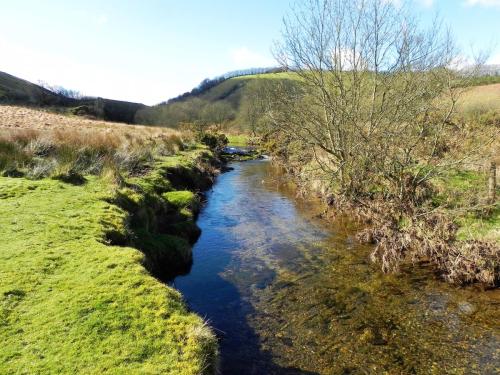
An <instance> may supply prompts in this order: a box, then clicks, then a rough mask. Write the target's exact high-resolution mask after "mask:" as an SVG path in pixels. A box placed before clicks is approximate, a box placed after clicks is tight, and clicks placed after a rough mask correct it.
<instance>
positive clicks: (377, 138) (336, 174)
mask: <svg viewBox="0 0 500 375" xmlns="http://www.w3.org/2000/svg"><path fill="white" fill-rule="evenodd" d="M283 34H284V35H283V36H284V40H283V42H282V43H281V44H280V45H279V46H278V47H277V49H276V58H277V59H278V61H279V62H280V64H281V66H282V67H283V69H287V70H291V71H293V72H295V73H296V74H297V75H298V76H299V77H300V80H299V84H298V85H296V86H295V87H294V88H293V89H290V87H288V88H286V89H285V88H281V89H280V88H278V89H277V91H276V93H275V94H274V95H273V96H272V100H273V108H274V109H273V110H272V111H270V112H269V116H270V118H271V120H272V123H273V125H274V126H275V127H276V128H277V129H278V130H279V131H281V132H282V133H284V134H287V136H288V137H289V138H290V139H291V140H297V141H300V142H301V143H302V145H306V146H307V147H306V149H307V150H308V152H309V153H310V154H311V155H310V156H311V158H314V159H315V161H316V162H317V164H318V165H319V166H320V168H321V169H322V170H323V171H325V172H326V173H328V174H329V175H330V176H331V177H332V178H331V180H332V181H333V182H337V181H338V184H339V191H340V192H341V193H344V194H347V195H356V194H358V193H360V192H363V191H366V188H367V187H368V186H370V184H371V183H375V182H376V183H378V184H379V185H381V186H386V187H387V189H388V191H390V193H391V194H393V195H394V196H396V197H397V198H399V200H400V201H401V202H409V201H412V200H414V199H416V197H417V196H418V194H416V191H417V190H418V188H419V187H421V186H423V185H425V184H426V182H427V181H428V180H429V179H430V178H433V177H435V176H436V174H438V173H440V171H441V170H442V169H443V168H445V167H450V165H452V164H453V163H457V162H458V160H461V159H460V158H457V157H456V155H452V153H453V151H454V150H455V149H454V145H452V144H450V142H449V141H448V140H449V136H450V134H456V132H457V131H459V129H457V128H456V126H455V125H454V124H453V123H452V121H451V119H452V116H453V114H454V112H455V108H456V103H457V100H458V97H459V95H460V93H461V92H462V91H463V90H464V85H463V84H462V85H460V84H458V83H459V82H460V81H463V80H464V78H465V72H464V71H459V70H458V69H457V67H460V66H462V65H463V62H461V61H460V59H459V57H460V53H459V51H458V49H457V48H456V46H455V43H454V41H453V39H452V37H451V35H450V33H449V31H448V30H446V29H445V28H443V27H442V25H441V23H440V22H439V20H436V21H435V22H434V23H433V25H432V26H431V28H430V29H425V30H424V29H422V28H421V27H420V26H419V24H418V22H417V20H416V19H414V18H412V17H411V16H410V15H409V12H407V10H406V8H405V7H404V6H402V7H396V6H394V4H393V3H392V2H390V1H386V0H353V1H343V0H308V1H307V2H305V5H303V6H301V7H299V8H297V9H295V11H294V12H293V14H292V15H291V16H290V17H289V18H288V19H286V20H285V22H284V33H283ZM467 72H468V74H472V73H473V70H471V69H469V70H468V71H467ZM452 156H453V157H452Z"/></svg>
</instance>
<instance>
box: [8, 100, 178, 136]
mask: <svg viewBox="0 0 500 375" xmlns="http://www.w3.org/2000/svg"><path fill="white" fill-rule="evenodd" d="M27 131H30V132H37V134H41V133H46V134H55V135H56V137H57V138H59V139H60V140H65V139H68V140H71V141H74V140H79V141H78V142H79V143H85V142H90V139H92V142H104V143H108V142H111V144H115V143H121V141H123V140H124V139H143V140H145V139H149V138H158V137H169V136H178V137H181V133H180V132H178V131H176V130H173V129H168V128H160V127H151V126H144V125H126V124H122V123H114V122H105V121H99V120H91V119H86V118H83V117H77V116H66V115H59V114H55V113H51V112H47V111H43V110H40V109H32V108H25V107H16V106H10V105H0V135H2V136H4V135H5V134H16V133H22V132H25V133H29V132H27ZM32 134H33V133H32ZM66 137H69V138H66Z"/></svg>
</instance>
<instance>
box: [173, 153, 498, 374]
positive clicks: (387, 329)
mask: <svg viewBox="0 0 500 375" xmlns="http://www.w3.org/2000/svg"><path fill="white" fill-rule="evenodd" d="M233 167H234V170H232V171H230V172H228V173H225V174H223V175H221V176H220V177H219V179H218V181H217V183H216V184H215V185H214V187H213V189H212V190H211V191H210V192H209V193H208V202H207V205H206V206H205V207H204V209H203V210H202V212H201V214H200V217H199V220H198V225H199V226H200V227H201V229H202V234H201V237H200V239H199V240H198V242H197V243H196V245H195V246H194V249H193V253H194V264H193V267H192V269H191V272H190V274H189V275H186V276H181V277H178V278H176V279H175V282H174V283H175V286H176V287H177V288H178V289H179V290H180V291H181V292H182V293H183V294H184V296H185V297H186V300H187V302H188V304H189V306H190V307H191V308H192V309H193V310H194V311H196V312H198V313H199V314H201V315H202V316H205V317H206V318H207V319H209V320H210V322H211V324H212V326H213V327H214V328H215V329H216V332H217V333H218V335H219V336H220V338H221V352H222V358H221V362H222V363H221V367H222V373H223V374H342V373H361V374H364V373H382V372H384V371H387V372H389V373H417V374H420V373H422V374H428V373H433V372H434V373H448V372H452V373H483V374H484V373H490V372H491V373H493V372H494V371H495V368H496V367H498V365H499V363H498V350H499V332H498V328H497V327H496V326H497V325H498V322H499V319H498V318H499V315H498V306H499V301H500V299H499V295H498V292H497V291H489V292H485V293H481V294H478V293H475V292H474V290H472V289H457V288H454V287H452V286H448V285H445V284H443V283H441V282H438V281H436V280H435V279H434V276H433V274H432V272H431V271H430V270H426V268H425V267H419V271H418V272H415V271H414V270H411V269H406V270H403V274H400V275H382V274H381V273H380V272H379V271H378V269H377V268H376V267H375V266H373V265H372V264H370V262H369V261H368V254H369V251H370V249H369V248H367V247H365V246H361V245H359V244H357V242H356V241H354V240H353V237H352V235H353V228H352V223H350V222H349V221H348V220H344V221H341V220H339V222H338V223H335V224H334V225H331V224H330V225H328V224H326V223H324V222H322V221H321V220H319V219H318V218H317V216H318V214H319V213H320V212H321V207H320V206H319V205H317V204H316V203H315V202H314V200H296V199H294V191H293V189H290V188H288V187H287V186H286V184H283V183H282V181H279V179H277V177H279V174H277V173H276V172H275V171H274V170H273V168H272V167H271V166H270V164H269V163H268V162H266V161H252V162H245V163H236V164H234V165H233ZM405 272H406V273H407V274H405Z"/></svg>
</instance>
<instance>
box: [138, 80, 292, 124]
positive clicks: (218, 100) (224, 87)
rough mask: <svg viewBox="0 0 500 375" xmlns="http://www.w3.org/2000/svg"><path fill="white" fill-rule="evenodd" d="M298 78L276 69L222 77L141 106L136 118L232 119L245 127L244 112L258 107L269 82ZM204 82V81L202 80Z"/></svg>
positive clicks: (174, 120)
mask: <svg viewBox="0 0 500 375" xmlns="http://www.w3.org/2000/svg"><path fill="white" fill-rule="evenodd" d="M296 80H297V76H296V75H295V74H294V73H289V72H276V73H263V74H253V75H243V76H239V77H232V78H229V79H224V80H221V82H219V83H217V84H215V85H213V86H212V85H209V87H208V88H207V89H202V90H200V89H199V88H195V89H193V90H192V92H191V93H186V94H183V95H181V96H179V97H177V98H174V99H171V100H170V101H168V102H166V103H161V104H159V105H156V106H152V107H147V108H143V109H141V110H139V111H138V112H137V115H136V121H137V122H140V123H144V124H150V125H162V126H169V127H177V126H178V125H179V124H181V123H185V122H188V123H189V122H191V123H192V122H197V121H202V122H208V123H213V124H221V123H226V124H227V122H231V125H235V124H236V125H237V126H236V128H238V129H239V130H243V129H244V128H247V129H248V127H249V124H248V122H249V119H248V118H246V117H247V116H246V115H245V113H244V112H247V111H246V109H248V107H251V108H252V111H257V112H258V110H259V108H258V107H259V105H258V104H259V103H256V100H257V97H258V96H259V94H260V93H262V91H263V90H265V89H266V87H268V85H272V84H275V83H277V82H282V83H285V84H287V83H290V82H293V81H296ZM202 84H203V83H202Z"/></svg>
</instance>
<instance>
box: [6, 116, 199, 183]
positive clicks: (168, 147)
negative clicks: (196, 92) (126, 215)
mask: <svg viewBox="0 0 500 375" xmlns="http://www.w3.org/2000/svg"><path fill="white" fill-rule="evenodd" d="M186 142H190V139H187V138H186V136H185V135H183V134H182V133H180V132H178V131H175V130H171V129H164V128H158V127H155V128H153V127H147V126H139V125H124V124H119V123H106V122H102V121H94V120H89V119H82V118H78V117H69V116H63V115H57V114H53V113H49V112H44V111H40V110H34V109H29V108H22V107H13V106H0V173H1V174H2V175H4V176H26V177H28V178H32V179H38V178H43V177H49V176H52V177H56V178H61V179H68V180H73V181H82V177H83V176H84V175H88V174H93V175H98V174H101V173H103V171H105V170H107V171H112V172H113V173H117V172H118V173H125V174H128V175H140V174H143V173H145V172H146V171H147V170H148V168H149V167H150V166H151V164H152V163H153V161H154V158H155V157H157V156H168V155H173V154H175V153H177V152H178V151H179V150H182V149H183V148H184V147H185V143H186Z"/></svg>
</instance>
